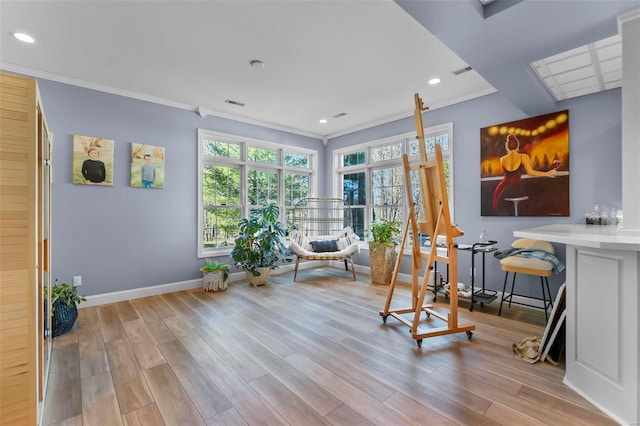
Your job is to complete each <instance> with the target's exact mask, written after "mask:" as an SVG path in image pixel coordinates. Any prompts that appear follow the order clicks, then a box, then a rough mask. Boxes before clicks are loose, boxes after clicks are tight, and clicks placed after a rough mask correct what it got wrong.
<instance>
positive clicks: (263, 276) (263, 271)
mask: <svg viewBox="0 0 640 426" xmlns="http://www.w3.org/2000/svg"><path fill="white" fill-rule="evenodd" d="M258 270H259V271H260V275H259V276H257V277H256V276H254V275H253V274H252V273H251V272H249V271H246V272H247V279H248V280H249V284H251V285H252V286H254V287H258V286H259V285H265V284H266V283H267V281H268V280H269V277H270V276H271V268H258Z"/></svg>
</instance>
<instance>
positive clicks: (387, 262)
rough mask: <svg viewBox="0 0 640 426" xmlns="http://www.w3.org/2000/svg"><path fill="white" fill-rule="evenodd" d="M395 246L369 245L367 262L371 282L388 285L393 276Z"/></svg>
mask: <svg viewBox="0 0 640 426" xmlns="http://www.w3.org/2000/svg"><path fill="white" fill-rule="evenodd" d="M395 254H396V246H395V245H391V246H388V247H387V246H385V245H383V244H374V243H369V261H370V263H371V282H372V283H373V284H390V283H391V277H392V275H393V267H394V266H395V265H394V261H395Z"/></svg>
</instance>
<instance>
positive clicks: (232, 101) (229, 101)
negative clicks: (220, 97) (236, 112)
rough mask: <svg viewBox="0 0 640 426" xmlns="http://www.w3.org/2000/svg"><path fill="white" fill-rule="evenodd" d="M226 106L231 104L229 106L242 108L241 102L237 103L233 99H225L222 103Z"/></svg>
mask: <svg viewBox="0 0 640 426" xmlns="http://www.w3.org/2000/svg"><path fill="white" fill-rule="evenodd" d="M224 102H225V103H226V104H231V105H238V106H244V104H243V103H242V102H238V101H234V100H233V99H225V101H224Z"/></svg>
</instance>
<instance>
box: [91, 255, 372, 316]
mask: <svg viewBox="0 0 640 426" xmlns="http://www.w3.org/2000/svg"><path fill="white" fill-rule="evenodd" d="M322 263H323V262H319V261H313V262H301V263H300V265H299V266H298V269H299V270H300V269H308V268H313V267H316V266H319V265H322ZM294 269H295V264H289V265H282V266H280V267H279V268H278V269H274V270H272V271H271V274H272V275H280V274H283V273H287V272H293V270H294ZM366 269H367V270H368V269H369V268H366ZM246 279H247V276H246V274H245V272H244V271H242V270H241V271H239V272H233V273H230V274H229V279H228V281H229V283H234V282H240V281H246ZM194 288H202V278H196V279H193V280H188V281H179V282H175V283H167V284H159V285H152V286H148V287H138V288H132V289H129V290H122V291H113V292H110V293H102V294H94V295H92V296H86V299H87V300H86V302H82V303H81V304H79V305H78V309H82V308H90V307H92V306H100V305H106V304H108V303H116V302H123V301H125V300H132V299H139V298H142V297H149V296H157V295H159V294H166V293H174V292H176V291H183V290H191V289H194Z"/></svg>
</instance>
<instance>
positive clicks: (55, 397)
mask: <svg viewBox="0 0 640 426" xmlns="http://www.w3.org/2000/svg"><path fill="white" fill-rule="evenodd" d="M292 277H293V274H291V273H285V274H282V275H279V276H275V277H272V278H271V281H270V283H269V284H268V285H267V286H264V287H259V288H253V287H251V286H249V285H248V284H245V283H235V284H231V285H230V286H229V289H228V290H227V291H224V292H216V293H205V292H203V291H202V290H199V289H198V290H190V291H183V292H178V293H172V294H167V295H162V296H153V297H147V298H144V299H136V300H131V301H128V302H119V303H114V304H110V305H103V306H98V307H91V308H84V309H80V310H79V312H80V313H79V318H78V322H77V323H76V325H75V326H74V329H73V330H72V331H71V332H70V333H68V334H66V335H63V336H59V337H57V338H55V339H54V346H53V347H54V349H53V352H54V353H53V357H52V366H51V373H50V377H49V388H48V393H47V404H46V406H45V416H44V420H45V422H44V424H46V425H51V424H56V425H121V424H125V425H162V424H166V425H189V426H190V425H203V424H206V425H217V424H228V425H245V424H249V425H255V424H290V425H303V426H306V425H314V424H325V425H328V424H334V425H349V426H354V425H394V426H395V425H405V424H406V425H408V424H413V425H441V424H442V425H445V424H448V425H454V424H461V425H463V424H464V425H489V424H502V425H533V424H546V425H578V424H581V425H606V424H615V422H613V421H612V420H611V419H609V418H608V417H606V416H605V415H603V414H602V413H601V412H599V411H598V410H597V409H596V408H595V407H593V406H592V405H591V404H589V403H588V402H587V401H585V400H584V399H583V398H581V397H580V396H579V395H577V394H576V393H575V392H573V391H571V390H570V389H569V388H567V387H566V386H564V385H563V384H562V377H563V375H564V369H563V368H562V366H559V367H557V366H553V365H551V364H549V363H540V362H539V363H536V364H533V365H531V364H529V363H527V362H525V361H522V360H519V359H517V358H516V357H515V356H514V354H513V351H512V344H513V343H514V342H519V341H520V340H521V339H522V338H524V337H530V336H536V335H538V336H540V335H541V334H542V331H543V324H544V315H543V314H542V312H541V311H535V310H529V309H526V308H520V309H516V308H512V309H508V308H507V309H506V310H503V316H502V317H498V316H497V309H498V304H497V303H496V302H494V303H492V304H489V305H485V306H484V307H481V306H476V308H475V309H474V311H473V312H471V313H470V312H469V310H468V309H467V308H468V303H466V304H465V302H462V301H461V302H460V306H461V309H460V317H461V321H469V322H472V323H474V324H476V331H475V332H474V335H473V338H472V339H471V340H468V339H467V336H466V334H465V333H459V334H454V335H448V336H440V337H433V338H428V339H424V341H423V344H422V348H418V347H417V344H416V341H415V340H414V339H412V338H411V335H410V333H409V329H408V328H407V327H406V326H404V325H402V324H400V323H399V322H397V321H396V320H394V319H393V318H389V320H388V321H387V324H383V323H382V320H381V318H380V316H379V315H378V311H379V310H381V309H382V308H383V307H384V302H385V300H386V295H387V289H388V287H387V286H378V285H372V284H370V283H369V277H368V276H366V275H362V274H360V276H359V277H358V281H357V282H354V281H351V280H350V279H349V278H350V277H351V273H350V272H345V271H343V270H340V269H329V268H323V269H313V270H301V271H300V273H299V274H298V282H296V283H293V282H292ZM409 296H410V292H409V288H408V287H402V288H399V289H397V290H396V293H395V297H394V306H393V307H397V308H401V307H408V306H410V302H409ZM439 300H441V301H442V302H444V299H443V298H442V297H441V298H440V299H439ZM436 308H437V309H438V310H440V309H441V310H442V311H443V312H446V305H445V304H444V303H438V304H437V305H436ZM510 318H511V319H510ZM429 322H432V323H433V325H434V327H439V326H442V325H443V323H442V322H441V321H440V320H438V319H436V318H433V317H431V319H430V320H425V321H424V323H425V326H428V325H429Z"/></svg>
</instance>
